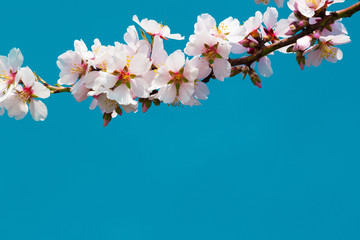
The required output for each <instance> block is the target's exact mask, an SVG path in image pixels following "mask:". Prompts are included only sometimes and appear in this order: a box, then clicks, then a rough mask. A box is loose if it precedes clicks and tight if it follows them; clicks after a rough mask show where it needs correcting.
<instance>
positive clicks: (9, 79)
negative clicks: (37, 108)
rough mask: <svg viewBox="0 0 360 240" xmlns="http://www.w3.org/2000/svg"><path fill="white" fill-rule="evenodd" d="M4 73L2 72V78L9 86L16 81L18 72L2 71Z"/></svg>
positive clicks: (0, 75)
mask: <svg viewBox="0 0 360 240" xmlns="http://www.w3.org/2000/svg"><path fill="white" fill-rule="evenodd" d="M2 73H3V74H0V79H2V80H3V81H5V82H6V83H7V87H8V88H9V87H10V85H11V84H14V82H15V76H16V73H13V72H12V71H10V73H7V72H5V71H2Z"/></svg>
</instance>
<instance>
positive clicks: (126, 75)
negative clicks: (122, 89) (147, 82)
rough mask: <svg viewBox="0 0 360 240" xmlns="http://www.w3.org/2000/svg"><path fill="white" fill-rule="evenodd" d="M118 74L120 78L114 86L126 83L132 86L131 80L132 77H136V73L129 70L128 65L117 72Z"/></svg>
mask: <svg viewBox="0 0 360 240" xmlns="http://www.w3.org/2000/svg"><path fill="white" fill-rule="evenodd" d="M116 74H117V76H118V80H117V82H116V83H115V86H114V88H115V87H118V86H120V85H121V84H125V85H126V86H127V87H128V88H129V89H130V87H131V85H130V80H131V79H132V78H135V77H136V75H134V74H131V73H130V72H129V68H128V66H125V67H124V69H123V70H122V71H121V72H116Z"/></svg>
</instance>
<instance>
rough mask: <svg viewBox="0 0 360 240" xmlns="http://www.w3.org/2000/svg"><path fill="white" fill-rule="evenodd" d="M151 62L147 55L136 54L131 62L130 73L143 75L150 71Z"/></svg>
mask: <svg viewBox="0 0 360 240" xmlns="http://www.w3.org/2000/svg"><path fill="white" fill-rule="evenodd" d="M150 67H151V62H150V60H149V58H148V57H147V56H146V55H145V54H141V53H140V54H136V55H135V56H133V58H132V59H131V61H130V67H129V69H130V72H131V73H132V74H135V75H141V74H143V73H145V72H147V71H149V70H150Z"/></svg>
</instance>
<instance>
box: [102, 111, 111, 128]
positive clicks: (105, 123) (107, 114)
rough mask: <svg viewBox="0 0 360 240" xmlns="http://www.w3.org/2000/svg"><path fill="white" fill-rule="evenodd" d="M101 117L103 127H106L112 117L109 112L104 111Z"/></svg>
mask: <svg viewBox="0 0 360 240" xmlns="http://www.w3.org/2000/svg"><path fill="white" fill-rule="evenodd" d="M103 119H104V127H106V126H107V125H108V124H109V123H110V121H111V119H112V116H111V113H104V116H103Z"/></svg>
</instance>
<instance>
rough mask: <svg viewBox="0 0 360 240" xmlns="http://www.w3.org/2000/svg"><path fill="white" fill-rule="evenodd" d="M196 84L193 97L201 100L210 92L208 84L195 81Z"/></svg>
mask: <svg viewBox="0 0 360 240" xmlns="http://www.w3.org/2000/svg"><path fill="white" fill-rule="evenodd" d="M196 84H197V86H196V88H195V97H196V98H198V99H201V100H205V99H207V98H208V95H209V94H210V92H209V88H208V86H207V85H206V84H205V83H203V82H197V83H196Z"/></svg>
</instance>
